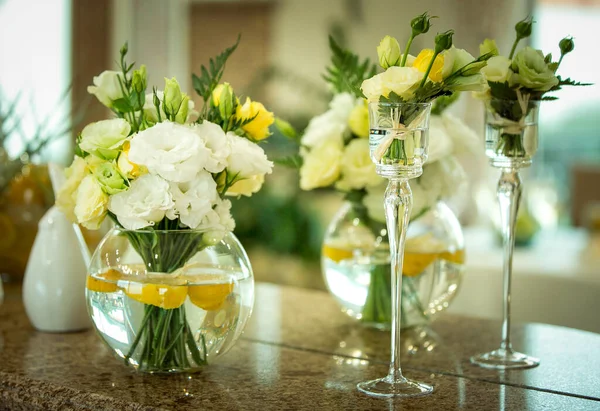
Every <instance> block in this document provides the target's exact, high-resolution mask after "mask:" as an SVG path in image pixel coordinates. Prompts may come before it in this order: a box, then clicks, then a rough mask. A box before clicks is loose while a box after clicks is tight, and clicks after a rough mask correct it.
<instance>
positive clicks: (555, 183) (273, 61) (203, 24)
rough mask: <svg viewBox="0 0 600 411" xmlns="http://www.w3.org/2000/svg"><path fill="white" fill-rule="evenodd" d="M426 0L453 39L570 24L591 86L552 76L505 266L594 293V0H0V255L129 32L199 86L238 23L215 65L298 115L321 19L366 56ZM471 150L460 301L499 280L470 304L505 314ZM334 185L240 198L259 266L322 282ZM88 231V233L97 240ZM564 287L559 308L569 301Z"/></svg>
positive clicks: (473, 115) (278, 174)
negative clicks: (198, 77) (511, 263)
mask: <svg viewBox="0 0 600 411" xmlns="http://www.w3.org/2000/svg"><path fill="white" fill-rule="evenodd" d="M424 11H429V12H430V14H432V15H437V16H440V17H441V18H440V19H436V20H435V27H434V29H433V30H432V31H433V32H436V31H440V32H441V31H445V30H447V29H450V28H454V29H455V31H456V34H455V36H454V43H455V44H456V45H457V46H458V47H460V48H465V49H467V50H468V51H470V52H471V53H472V54H474V55H477V54H478V45H479V43H480V42H481V40H483V39H484V38H486V37H490V38H495V39H496V41H497V43H498V46H499V48H500V50H501V52H504V53H505V54H506V53H507V51H508V49H509V48H510V45H511V43H512V41H513V39H514V31H513V26H514V24H515V22H516V21H518V20H520V19H522V18H523V17H525V16H527V15H529V14H531V15H533V16H534V19H535V21H536V24H535V26H534V33H533V36H532V37H531V38H530V39H529V41H530V44H531V45H532V46H534V47H536V48H541V49H543V50H544V51H546V52H554V53H558V46H557V44H558V41H559V40H560V39H561V38H562V37H564V36H566V35H572V36H573V37H574V39H575V44H576V49H575V52H574V53H572V54H570V55H569V56H568V57H567V58H566V59H565V61H564V63H563V64H562V66H561V72H562V73H566V74H567V75H568V76H570V77H571V78H574V79H576V80H578V81H582V82H590V83H594V85H593V86H590V87H585V88H571V89H566V90H563V91H561V92H560V94H559V97H560V99H559V100H557V101H554V102H548V103H544V105H543V106H542V109H541V118H540V141H541V147H540V151H539V152H538V154H537V156H536V158H535V162H534V166H533V167H532V168H531V169H529V170H527V171H526V173H525V177H524V178H525V196H526V197H525V202H524V206H523V207H522V210H521V215H520V220H519V221H520V223H519V232H520V235H521V237H522V241H521V243H522V244H524V248H521V249H519V250H518V251H517V253H516V256H515V270H516V271H519V270H520V271H521V273H520V274H519V273H517V274H516V275H522V276H524V277H525V276H527V278H528V279H531V281H534V282H533V283H532V284H533V285H532V284H529V285H526V282H525V280H523V282H522V283H521V284H523V285H522V286H521V287H522V289H523V293H525V294H523V295H524V297H525V296H527V298H529V297H531V295H532V294H544V295H546V296H551V295H552V293H553V290H555V289H561V290H565V289H566V288H565V287H575V288H573V293H574V294H572V293H567V294H572V295H573V296H574V299H575V300H577V299H579V300H581V299H582V298H589V299H597V300H600V299H598V298H597V297H598V296H600V282H599V281H600V280H598V278H600V276H598V274H600V272H599V271H600V270H599V268H598V267H599V265H598V258H599V257H598V256H599V255H600V251H599V248H598V247H599V246H598V240H597V237H596V236H595V235H594V233H595V232H598V230H600V135H599V134H600V104H599V103H600V101H599V100H600V70H598V64H600V61H599V60H598V55H597V52H596V50H597V44H596V43H597V28H598V26H599V25H600V1H598V0H527V1H524V0H454V1H451V0H437V1H434V0H421V1H419V2H414V1H409V0H378V1H376V2H375V1H366V0H328V1H323V0H264V1H243V0H222V1H216V0H214V1H206V0H170V1H167V0H0V144H1V148H0V189H1V190H2V194H1V200H0V272H2V273H4V275H5V277H6V278H8V277H9V276H10V278H12V279H17V280H18V279H19V278H20V276H22V273H23V271H24V268H25V264H26V262H27V256H28V252H29V248H30V247H31V243H32V241H33V238H34V237H35V230H36V226H37V220H39V218H40V217H41V216H42V215H43V213H44V211H45V210H46V209H47V208H48V207H49V205H50V204H52V201H53V199H52V190H51V188H50V186H49V180H48V177H47V170H46V169H45V167H44V166H43V164H45V163H47V162H49V161H53V162H58V163H61V164H64V165H68V164H69V163H70V162H71V160H72V156H73V141H74V136H75V135H76V134H77V133H78V132H79V131H80V130H81V128H82V127H83V126H84V125H85V124H87V123H89V122H91V121H95V120H99V119H102V118H106V116H107V115H108V114H109V113H108V112H107V111H106V109H105V108H104V107H103V106H102V105H100V104H99V103H98V102H97V101H95V100H93V99H92V98H90V96H89V95H88V94H87V91H86V89H87V86H88V85H90V84H91V81H92V78H93V76H94V75H97V74H99V73H100V72H102V71H103V70H105V69H115V68H116V60H117V58H118V50H119V48H120V47H121V46H122V44H123V43H124V42H126V41H127V42H128V43H129V50H130V59H131V60H133V61H137V62H139V63H144V64H146V65H147V68H148V73H149V77H150V78H149V83H150V84H149V86H157V87H158V88H161V89H162V88H163V85H164V79H163V77H173V76H175V77H177V79H178V80H179V82H180V84H181V85H182V88H183V89H184V90H186V91H187V92H188V93H189V94H191V95H193V92H192V87H191V73H193V72H196V73H197V72H199V69H200V66H201V65H202V64H206V63H207V62H208V59H209V58H210V57H212V56H214V55H216V54H217V53H219V52H220V51H221V50H223V49H224V48H226V47H228V46H230V45H232V44H233V43H234V42H235V39H236V37H237V36H238V33H240V34H241V35H242V41H241V45H240V47H239V48H238V50H237V51H236V53H235V54H234V55H233V57H232V58H231V59H230V61H229V64H228V66H227V69H226V71H225V75H224V79H225V80H226V81H228V82H229V83H231V84H232V86H233V87H234V89H235V91H236V93H237V94H238V95H249V96H251V97H252V98H253V99H254V100H259V101H261V102H263V103H264V104H265V106H266V107H267V108H268V109H269V110H271V111H274V112H275V113H276V115H277V116H279V117H281V118H283V119H286V120H287V121H289V122H290V123H291V124H292V125H293V126H294V127H295V128H296V129H298V130H303V129H304V127H305V126H306V125H307V123H308V121H309V119H310V118H311V117H312V116H315V115H317V114H320V113H322V112H324V111H325V110H326V109H327V104H328V102H329V101H330V100H331V94H330V92H329V90H328V88H327V86H326V83H325V81H324V80H323V79H322V74H323V73H324V69H325V66H326V65H327V64H328V62H329V59H330V51H329V47H328V41H327V36H328V35H329V34H331V35H333V36H334V38H335V39H336V40H337V41H338V42H339V43H340V44H342V45H343V46H344V47H346V48H349V49H350V50H352V51H354V52H355V53H357V54H359V55H360V56H362V57H370V58H371V59H373V60H376V59H377V55H376V46H377V45H378V44H379V40H380V39H381V38H382V37H383V36H384V35H386V34H390V35H393V36H396V37H398V38H399V39H401V41H400V43H401V44H404V43H403V39H406V37H407V35H408V34H409V33H408V28H409V22H410V20H411V19H412V18H413V17H414V16H416V15H418V14H421V13H422V12H424ZM433 35H434V33H430V34H429V35H428V36H421V37H419V38H417V40H416V41H415V44H414V46H413V47H414V48H415V49H418V48H423V47H431V45H432V42H433ZM451 110H452V111H453V113H454V114H455V115H457V116H459V117H461V118H462V119H463V120H464V121H465V122H466V123H467V124H469V125H470V126H471V127H472V128H473V129H474V130H475V131H476V132H477V133H478V134H479V135H481V136H482V139H483V108H482V105H481V102H479V101H476V100H474V99H472V98H471V97H470V96H468V95H464V96H461V98H460V101H459V102H458V103H457V104H455V105H454V106H453V107H452V108H451ZM273 132H274V136H273V137H271V138H270V139H269V141H268V143H267V144H266V145H265V148H266V150H267V151H268V153H269V155H270V156H271V157H272V158H277V157H283V156H285V155H286V154H289V153H290V152H291V151H293V150H294V147H293V145H292V144H291V143H290V142H289V141H287V140H286V139H285V138H284V137H283V136H280V135H278V134H277V131H276V130H273ZM46 142H48V143H47V144H46ZM480 153H481V155H472V156H469V157H465V158H462V159H461V161H462V162H463V164H464V166H465V167H466V169H467V170H468V172H469V177H470V180H471V181H470V182H471V185H470V190H469V192H468V193H466V194H463V195H461V196H460V197H459V198H455V199H453V201H452V205H453V208H454V210H455V212H456V213H457V214H458V215H459V216H460V219H461V222H462V223H463V225H464V227H465V228H464V231H465V237H466V243H467V255H468V260H467V261H468V262H467V267H468V270H467V277H466V278H467V279H468V281H465V284H464V286H463V290H462V291H461V294H460V295H459V297H458V298H457V301H456V303H455V304H454V306H453V309H454V310H455V312H459V313H469V312H471V313H472V312H473V311H474V310H473V305H472V302H473V299H476V300H477V299H479V300H481V304H482V305H483V304H487V301H488V300H492V299H494V298H496V297H495V296H494V297H491V296H489V295H488V294H486V293H484V292H483V291H482V290H484V289H494V290H493V291H494V292H495V294H498V296H497V297H498V298H497V300H498V302H497V304H496V303H493V304H487V305H486V307H487V308H485V309H481V310H479V312H480V315H482V316H496V314H498V316H499V315H500V310H499V308H498V307H497V306H499V304H500V302H499V301H500V297H501V296H500V281H501V274H500V272H501V271H500V270H501V252H500V248H499V244H498V242H497V236H496V235H494V234H493V233H494V231H493V227H494V224H497V223H496V222H495V221H496V218H497V217H496V216H497V214H498V212H497V206H496V202H495V201H496V200H495V194H494V193H495V184H496V181H497V178H498V175H497V172H496V171H494V170H492V169H491V168H490V167H488V166H487V164H486V160H485V159H484V158H483V143H482V145H481V148H480ZM341 202H342V199H341V197H340V196H339V195H338V194H335V193H332V192H325V191H316V192H302V191H301V190H300V189H299V188H298V176H297V172H296V171H294V170H289V169H286V168H284V167H280V166H278V167H277V168H276V170H275V172H274V173H273V175H271V176H270V177H269V178H268V180H267V185H266V186H265V189H264V190H263V191H261V192H260V193H259V194H257V195H255V196H254V197H252V198H243V199H241V200H239V201H237V202H236V203H235V204H234V213H235V217H236V221H237V228H236V234H237V235H238V236H239V237H240V239H241V240H242V243H243V244H244V245H245V247H246V248H247V250H248V252H249V254H250V257H251V260H252V263H253V265H254V268H255V272H256V273H255V274H256V277H257V279H258V280H259V281H269V282H276V283H281V284H289V285H296V286H303V287H310V288H318V289H324V287H325V286H324V282H323V280H322V277H321V272H320V266H319V256H320V248H321V242H322V238H323V235H324V232H325V230H326V227H327V224H328V223H329V221H330V220H331V219H332V217H333V215H334V214H335V212H336V211H337V210H338V209H339V207H340V204H341ZM86 235H87V236H88V237H89V240H90V242H92V243H93V242H94V241H97V240H98V238H97V235H96V238H94V234H93V233H87V234H86ZM549 284H550V285H549ZM546 286H548V287H550V288H544V287H546ZM517 287H519V285H517ZM590 287H591V288H590ZM570 289H571V288H569V290H570ZM525 290H527V291H525ZM532 290H535V291H532ZM518 291H519V290H517V292H518ZM474 295H475V296H477V297H474ZM567 300H568V299H567ZM567 300H565V304H566V305H565V307H566V306H568V304H572V303H573V301H571V300H568V301H567ZM469 301H470V304H471V305H469ZM494 301H495V300H494ZM540 304H542V306H543V308H542V310H541V311H544V312H545V314H544V313H540V317H539V318H537V317H535V316H534V318H531V313H527V314H528V315H529V317H528V319H529V320H532V321H535V320H539V321H542V320H545V317H543V315H546V316H549V315H550V316H552V317H554V318H555V321H558V320H556V316H557V315H558V316H560V315H566V316H567V317H568V318H567V319H566V320H565V321H567V320H568V321H570V323H569V324H575V323H576V322H577V321H580V320H579V319H577V318H574V317H579V315H575V316H574V315H573V314H568V313H565V312H564V311H565V309H564V308H563V307H561V308H560V310H559V309H556V310H555V309H553V307H552V304H553V303H552V302H550V301H547V300H546V302H542V303H540ZM495 310H497V312H496V311H495ZM525 311H527V310H526V309H525V308H524V312H525ZM555 311H556V312H555ZM542 314H543V315H542ZM515 315H516V316H517V317H519V315H520V313H519V311H518V309H517V312H516V314H515ZM523 315H525V313H523ZM581 321H582V322H584V323H585V324H584V325H579V326H580V327H581V328H585V327H586V326H587V328H589V326H588V325H589V324H588V323H589V321H592V320H589V319H581ZM586 321H588V322H586ZM574 322H575V323H574ZM575 325H577V324H575Z"/></svg>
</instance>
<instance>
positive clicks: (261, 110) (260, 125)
mask: <svg viewBox="0 0 600 411" xmlns="http://www.w3.org/2000/svg"><path fill="white" fill-rule="evenodd" d="M235 116H236V117H237V118H239V119H242V120H246V119H250V118H254V120H252V121H251V122H249V123H248V124H245V125H244V126H243V127H242V129H243V130H244V131H245V132H246V133H248V135H250V137H251V138H252V139H254V140H263V139H265V138H267V137H269V136H270V135H271V133H270V132H269V126H270V125H271V124H273V123H274V122H275V116H274V115H273V113H271V112H270V111H267V109H266V108H265V106H263V105H262V103H259V102H258V101H252V100H250V98H249V97H246V102H245V103H244V105H238V106H237V109H236V111H235Z"/></svg>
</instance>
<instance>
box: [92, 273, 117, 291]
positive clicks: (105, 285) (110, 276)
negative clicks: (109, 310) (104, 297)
mask: <svg viewBox="0 0 600 411" xmlns="http://www.w3.org/2000/svg"><path fill="white" fill-rule="evenodd" d="M121 275H122V274H121V272H120V271H117V270H113V269H109V270H108V271H106V272H104V273H102V274H99V275H98V277H100V278H96V277H93V276H91V275H88V276H87V281H86V284H85V286H86V287H87V289H88V290H90V291H96V292H99V293H114V292H116V291H117V290H118V289H119V287H118V286H117V283H116V282H117V281H119V279H120V278H121Z"/></svg>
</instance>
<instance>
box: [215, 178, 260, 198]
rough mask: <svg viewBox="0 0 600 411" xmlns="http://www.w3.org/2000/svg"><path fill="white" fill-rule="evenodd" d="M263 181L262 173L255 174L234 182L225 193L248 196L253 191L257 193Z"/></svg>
mask: <svg viewBox="0 0 600 411" xmlns="http://www.w3.org/2000/svg"><path fill="white" fill-rule="evenodd" d="M264 182H265V175H264V174H257V175H255V176H252V177H249V178H245V179H243V180H239V181H237V182H236V183H234V184H233V185H232V186H231V187H229V190H227V193H225V194H226V195H228V196H246V197H250V196H252V194H254V193H258V192H259V191H260V189H261V187H262V185H263V183H264Z"/></svg>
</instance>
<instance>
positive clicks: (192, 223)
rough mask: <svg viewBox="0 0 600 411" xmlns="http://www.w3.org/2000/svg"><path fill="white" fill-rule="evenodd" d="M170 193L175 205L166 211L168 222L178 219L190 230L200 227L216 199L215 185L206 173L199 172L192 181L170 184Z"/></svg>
mask: <svg viewBox="0 0 600 411" xmlns="http://www.w3.org/2000/svg"><path fill="white" fill-rule="evenodd" d="M170 191H171V195H172V197H173V202H174V204H175V205H174V207H173V208H172V209H171V210H168V211H167V217H168V218H169V219H170V220H174V219H176V218H178V217H179V221H181V223H182V224H184V225H186V226H188V227H190V228H192V229H195V228H197V227H198V226H199V225H200V223H201V222H202V220H203V219H204V218H205V217H206V216H207V215H208V213H209V212H210V211H211V210H212V207H213V205H214V204H215V202H216V200H217V197H218V193H217V183H215V180H213V178H212V175H211V174H210V173H208V172H206V171H201V172H200V173H199V174H198V176H197V177H196V179H195V180H193V181H190V182H187V183H171V184H170Z"/></svg>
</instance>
